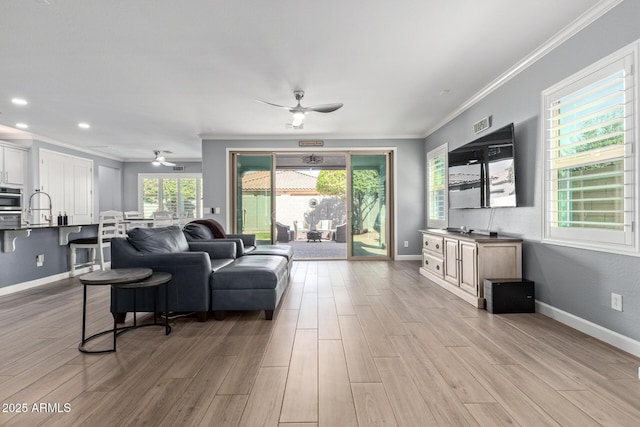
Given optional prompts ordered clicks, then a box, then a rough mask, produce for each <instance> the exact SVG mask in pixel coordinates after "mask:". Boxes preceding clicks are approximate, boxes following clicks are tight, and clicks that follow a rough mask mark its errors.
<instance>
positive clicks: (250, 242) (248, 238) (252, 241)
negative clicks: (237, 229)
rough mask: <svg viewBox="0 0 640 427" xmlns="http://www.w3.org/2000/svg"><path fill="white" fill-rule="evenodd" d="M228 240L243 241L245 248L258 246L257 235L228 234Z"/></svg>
mask: <svg viewBox="0 0 640 427" xmlns="http://www.w3.org/2000/svg"><path fill="white" fill-rule="evenodd" d="M227 239H242V243H244V245H245V246H255V245H256V235H255V234H227Z"/></svg>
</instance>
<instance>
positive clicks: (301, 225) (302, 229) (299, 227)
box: [293, 219, 309, 239]
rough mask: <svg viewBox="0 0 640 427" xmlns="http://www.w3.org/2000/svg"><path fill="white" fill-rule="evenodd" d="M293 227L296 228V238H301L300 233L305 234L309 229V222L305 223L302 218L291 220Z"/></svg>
mask: <svg viewBox="0 0 640 427" xmlns="http://www.w3.org/2000/svg"><path fill="white" fill-rule="evenodd" d="M293 228H295V230H296V239H303V238H304V236H302V235H301V234H300V233H305V234H306V232H307V231H309V224H307V221H305V220H304V219H302V220H300V221H293Z"/></svg>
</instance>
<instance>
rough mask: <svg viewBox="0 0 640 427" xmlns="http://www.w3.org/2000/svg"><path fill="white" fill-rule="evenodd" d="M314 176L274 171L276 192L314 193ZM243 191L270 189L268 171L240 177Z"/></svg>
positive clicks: (292, 171)
mask: <svg viewBox="0 0 640 427" xmlns="http://www.w3.org/2000/svg"><path fill="white" fill-rule="evenodd" d="M316 180H317V178H316V177H315V176H312V175H309V174H306V173H304V172H300V171H296V170H282V171H276V190H278V191H307V192H308V191H313V192H315V191H316ZM242 188H243V189H244V190H245V191H261V190H268V189H269V188H271V183H270V182H269V171H258V172H248V173H247V174H245V175H244V176H243V177H242Z"/></svg>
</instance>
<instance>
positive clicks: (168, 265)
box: [111, 239, 212, 312]
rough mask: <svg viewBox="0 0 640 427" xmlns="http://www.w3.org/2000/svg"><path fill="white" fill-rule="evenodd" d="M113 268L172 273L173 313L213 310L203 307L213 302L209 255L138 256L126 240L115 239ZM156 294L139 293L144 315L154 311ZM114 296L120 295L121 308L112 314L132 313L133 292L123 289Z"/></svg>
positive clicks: (112, 244)
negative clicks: (141, 268)
mask: <svg viewBox="0 0 640 427" xmlns="http://www.w3.org/2000/svg"><path fill="white" fill-rule="evenodd" d="M111 267H112V268H138V267H143V268H150V269H152V270H153V271H156V272H158V271H162V272H166V273H171V275H172V278H171V281H170V282H169V284H168V285H169V300H170V309H171V310H172V311H199V312H206V311H208V309H209V306H208V303H203V299H204V298H209V295H210V288H209V277H210V276H211V272H212V267H211V259H210V258H209V255H208V254H207V253H206V252H175V253H160V254H148V253H142V252H138V251H137V250H136V249H135V248H134V247H133V246H131V244H130V243H129V242H128V241H127V240H126V239H112V240H111ZM152 291H153V290H149V289H141V290H139V291H138V308H139V310H140V311H145V310H147V311H148V310H151V311H153V305H152V302H153V298H152V296H153V292H152ZM112 292H118V307H113V306H112V307H111V311H112V312H127V311H131V310H132V307H133V306H132V302H131V300H130V299H131V292H128V291H126V290H120V289H119V290H113V291H112ZM160 300H161V301H162V300H164V293H163V292H160ZM112 302H113V301H112ZM160 303H161V302H160ZM160 306H162V305H160Z"/></svg>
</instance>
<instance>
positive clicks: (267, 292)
mask: <svg viewBox="0 0 640 427" xmlns="http://www.w3.org/2000/svg"><path fill="white" fill-rule="evenodd" d="M185 234H186V233H184V232H183V231H182V230H180V228H179V227H177V226H170V227H163V228H136V229H133V230H130V231H129V233H128V237H127V238H119V239H113V240H112V241H111V268H133V267H147V268H151V269H153V270H154V271H165V272H168V273H171V274H172V275H173V278H172V280H171V281H170V282H169V284H168V286H169V309H170V311H172V312H195V313H196V314H197V317H198V320H200V321H204V320H206V318H207V313H209V312H211V311H213V312H214V314H215V317H216V319H223V318H224V313H225V311H227V310H233V311H236V310H238V311H243V310H264V311H265V318H266V319H268V320H271V319H272V317H273V312H274V311H275V309H276V308H277V306H278V303H279V302H280V299H281V297H282V295H283V294H284V291H285V290H286V287H287V285H288V283H289V274H288V270H289V260H288V259H287V257H286V256H283V255H282V254H281V255H277V254H276V255H273V254H270V255H269V254H262V255H259V254H255V255H251V256H244V254H243V252H242V251H240V252H238V246H239V245H241V243H237V242H236V241H234V240H224V239H216V240H205V239H202V240H199V241H187V238H186V236H185ZM242 244H243V243H242ZM252 252H255V250H254V251H252ZM239 253H240V254H241V255H240V256H238V254H239ZM112 292H118V298H117V303H118V306H117V307H116V306H113V299H112V307H111V311H112V313H114V316H116V317H117V318H119V319H120V320H123V319H124V315H125V314H126V313H127V312H131V311H133V298H132V295H131V294H132V292H130V291H128V290H125V291H123V290H112ZM153 302H154V293H153V290H149V289H140V290H138V291H137V295H136V309H137V311H153ZM158 303H159V306H160V307H163V306H164V305H163V304H164V293H163V292H161V293H160V301H158Z"/></svg>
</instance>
